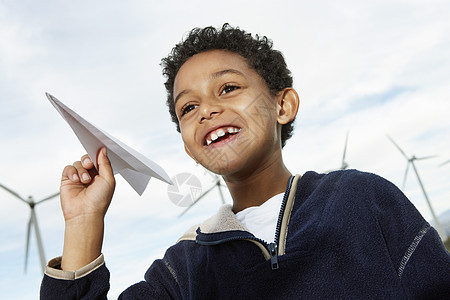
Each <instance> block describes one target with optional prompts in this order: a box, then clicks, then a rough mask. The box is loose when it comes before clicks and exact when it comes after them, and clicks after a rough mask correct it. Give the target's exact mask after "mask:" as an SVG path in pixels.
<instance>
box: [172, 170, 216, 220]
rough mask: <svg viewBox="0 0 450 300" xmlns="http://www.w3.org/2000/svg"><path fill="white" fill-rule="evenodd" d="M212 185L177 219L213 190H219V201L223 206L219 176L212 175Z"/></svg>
mask: <svg viewBox="0 0 450 300" xmlns="http://www.w3.org/2000/svg"><path fill="white" fill-rule="evenodd" d="M214 178H215V179H214V180H215V182H214V184H213V185H212V186H211V187H210V188H209V189H208V190H207V191H206V192H204V193H203V194H201V195H200V196H199V197H198V198H197V199H195V201H194V202H193V203H192V204H191V205H189V206H188V207H187V208H186V209H185V210H184V211H183V212H182V213H181V214H180V215H179V216H178V218H180V217H181V216H183V215H184V214H185V213H186V212H187V211H188V210H189V209H190V208H191V207H192V206H194V205H195V204H196V203H197V202H198V201H200V200H201V199H202V198H203V197H204V196H206V195H207V194H208V193H209V192H211V191H212V190H213V189H214V188H218V190H219V194H220V199H221V200H222V204H225V198H224V196H223V192H222V186H223V184H222V182H221V181H220V176H218V175H216V174H214Z"/></svg>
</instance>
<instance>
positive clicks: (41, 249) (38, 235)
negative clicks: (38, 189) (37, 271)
mask: <svg viewBox="0 0 450 300" xmlns="http://www.w3.org/2000/svg"><path fill="white" fill-rule="evenodd" d="M31 216H32V222H33V223H34V231H35V233H36V241H37V245H38V250H39V258H40V261H41V268H42V273H44V271H45V267H46V265H47V262H46V260H45V254H44V247H43V246H42V238H41V233H40V231H39V226H38V222H37V217H36V213H35V211H34V208H33V209H32V210H31Z"/></svg>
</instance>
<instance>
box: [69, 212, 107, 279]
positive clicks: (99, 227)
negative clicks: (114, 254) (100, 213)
mask: <svg viewBox="0 0 450 300" xmlns="http://www.w3.org/2000/svg"><path fill="white" fill-rule="evenodd" d="M103 231H104V219H103V217H93V216H89V217H85V216H82V217H78V218H76V219H74V220H70V221H66V227H65V232H64V248H63V255H62V261H61V269H62V270H64V271H75V270H78V269H80V268H82V267H83V266H85V265H87V264H89V263H90V262H92V261H93V260H94V259H96V258H97V257H99V256H100V254H101V250H102V244H103Z"/></svg>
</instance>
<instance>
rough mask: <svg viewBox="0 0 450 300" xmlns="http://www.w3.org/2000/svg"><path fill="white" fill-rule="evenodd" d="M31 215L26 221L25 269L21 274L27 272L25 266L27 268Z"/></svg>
mask: <svg viewBox="0 0 450 300" xmlns="http://www.w3.org/2000/svg"><path fill="white" fill-rule="evenodd" d="M31 220H32V215H30V219H29V220H28V226H27V242H26V246H25V267H24V269H23V272H24V273H26V272H27V266H28V249H29V248H30V232H31V222H32V221H31Z"/></svg>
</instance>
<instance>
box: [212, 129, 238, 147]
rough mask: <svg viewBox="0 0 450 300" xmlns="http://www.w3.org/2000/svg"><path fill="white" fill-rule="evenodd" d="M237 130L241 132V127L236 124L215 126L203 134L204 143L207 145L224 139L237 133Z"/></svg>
mask: <svg viewBox="0 0 450 300" xmlns="http://www.w3.org/2000/svg"><path fill="white" fill-rule="evenodd" d="M239 132H241V128H239V127H236V126H223V127H219V128H216V129H214V130H212V131H210V132H209V133H208V134H207V135H206V136H205V145H206V146H209V145H211V144H216V143H218V142H221V141H225V140H227V139H229V138H230V137H232V136H234V135H236V134H238V133H239Z"/></svg>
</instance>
